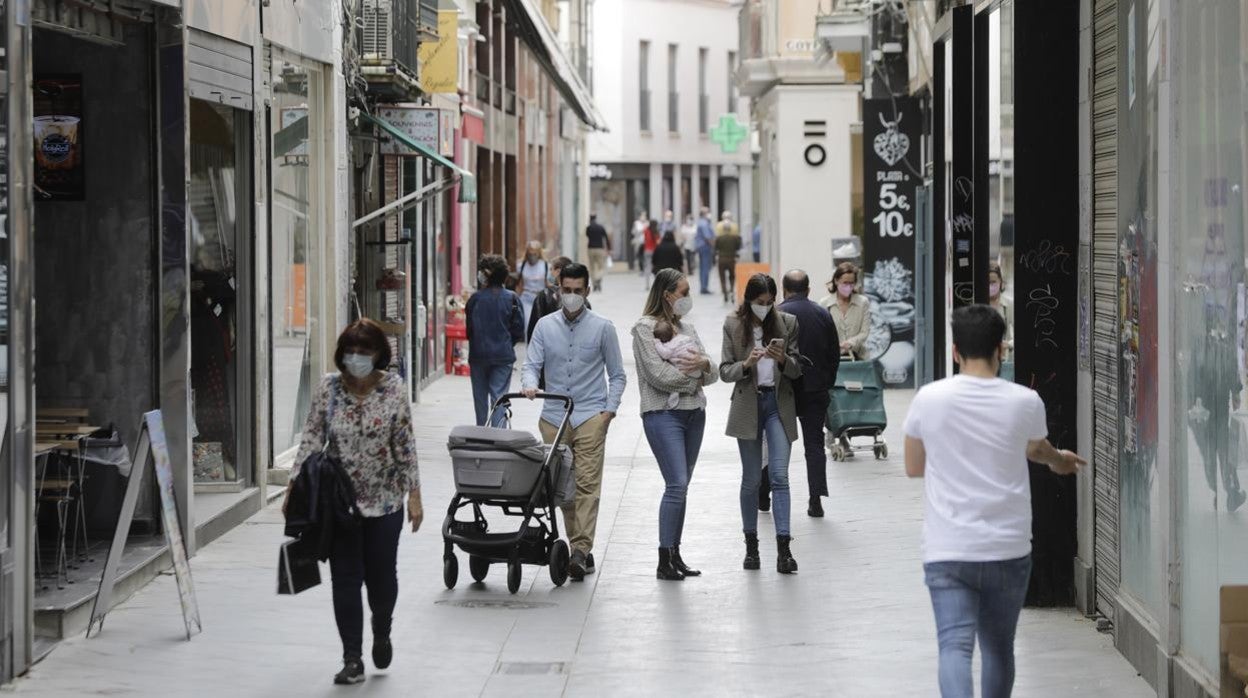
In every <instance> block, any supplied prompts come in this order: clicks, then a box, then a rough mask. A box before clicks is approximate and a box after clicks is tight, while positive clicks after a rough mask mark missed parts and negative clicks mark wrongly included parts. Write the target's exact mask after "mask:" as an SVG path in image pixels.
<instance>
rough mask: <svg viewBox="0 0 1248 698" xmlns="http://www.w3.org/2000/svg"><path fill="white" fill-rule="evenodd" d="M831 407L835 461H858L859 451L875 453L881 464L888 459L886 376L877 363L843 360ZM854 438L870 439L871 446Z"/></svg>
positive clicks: (830, 435) (829, 427) (832, 448)
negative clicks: (855, 454)
mask: <svg viewBox="0 0 1248 698" xmlns="http://www.w3.org/2000/svg"><path fill="white" fill-rule="evenodd" d="M830 393H831V395H830V397H831V398H832V399H831V402H829V403H828V419H827V423H828V432H829V434H828V441H830V442H831V443H830V444H829V449H830V450H831V452H832V460H835V461H843V460H847V459H849V458H853V457H854V453H855V452H856V451H873V452H874V453H875V457H876V459H877V460H884V459H886V458H888V444H887V443H886V442H885V441H884V436H883V434H884V428H885V427H887V426H888V415H887V414H886V413H885V411H884V376H883V374H882V373H881V371H880V367H879V364H877V363H876V362H874V361H854V360H853V357H850V360H849V361H845V360H842V361H841V365H840V368H839V369H837V372H836V385H834V386H833V387H832V390H831V391H830ZM854 437H859V438H862V437H870V438H871V443H870V444H869V445H867V444H861V445H855V444H854V443H853V441H852V439H853V438H854Z"/></svg>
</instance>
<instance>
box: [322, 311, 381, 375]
mask: <svg viewBox="0 0 1248 698" xmlns="http://www.w3.org/2000/svg"><path fill="white" fill-rule="evenodd" d="M356 348H359V349H364V350H366V351H368V352H370V353H373V354H376V355H377V360H376V361H375V362H374V363H373V365H374V366H375V367H376V368H379V369H381V370H383V371H384V370H386V369H387V368H390V359H391V358H392V357H393V354H391V352H390V340H388V339H386V333H385V332H383V331H382V330H381V325H378V324H377V323H375V322H373V321H372V320H369V319H368V318H360V319H359V320H356V321H355V322H353V323H351V324H350V325H347V328H346V329H345V330H343V331H342V334H340V335H338V348H337V349H335V350H334V365H335V366H337V367H338V370H339V371H341V372H343V373H346V371H347V367H346V366H344V365H343V363H342V357H343V356H345V355H346V353H347V350H348V349H356Z"/></svg>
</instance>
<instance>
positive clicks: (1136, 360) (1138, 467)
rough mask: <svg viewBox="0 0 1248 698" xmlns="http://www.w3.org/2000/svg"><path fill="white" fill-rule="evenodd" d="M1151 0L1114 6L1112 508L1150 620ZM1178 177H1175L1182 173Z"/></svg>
mask: <svg viewBox="0 0 1248 698" xmlns="http://www.w3.org/2000/svg"><path fill="white" fill-rule="evenodd" d="M1159 12H1160V3H1159V2H1158V0H1148V1H1147V2H1137V3H1124V4H1123V5H1122V6H1120V7H1119V27H1121V28H1122V36H1123V37H1124V41H1123V43H1124V44H1125V46H1126V51H1125V52H1124V54H1123V55H1124V56H1125V60H1126V65H1125V69H1124V70H1123V71H1122V73H1121V74H1122V75H1123V80H1124V86H1125V90H1124V94H1122V95H1120V97H1119V114H1120V116H1119V120H1120V131H1119V134H1120V135H1119V147H1118V173H1119V174H1118V231H1119V232H1118V240H1119V244H1118V250H1119V261H1118V317H1119V321H1120V329H1119V334H1118V339H1119V344H1120V349H1121V353H1120V354H1119V356H1120V360H1119V361H1120V363H1119V391H1118V399H1119V409H1120V414H1121V415H1122V419H1121V422H1120V424H1121V426H1120V429H1121V432H1120V435H1119V469H1118V477H1119V488H1120V489H1119V493H1120V494H1119V497H1120V499H1119V508H1120V517H1121V518H1120V520H1121V527H1120V530H1121V542H1120V545H1121V551H1122V586H1123V589H1124V591H1126V592H1127V593H1128V594H1130V595H1131V596H1132V597H1134V598H1135V599H1136V600H1137V601H1140V602H1143V604H1144V607H1145V608H1146V609H1147V611H1148V612H1149V614H1150V615H1151V616H1152V617H1153V618H1154V619H1157V618H1159V617H1161V615H1162V614H1163V613H1164V607H1163V605H1162V593H1161V589H1160V588H1159V586H1158V580H1159V579H1160V576H1159V574H1158V570H1159V569H1160V568H1161V565H1162V563H1161V560H1162V559H1163V551H1162V550H1161V547H1160V546H1161V544H1162V541H1163V540H1164V537H1163V536H1162V533H1161V527H1162V526H1163V525H1164V524H1165V522H1164V517H1163V515H1162V513H1161V511H1162V510H1161V505H1160V491H1161V490H1160V483H1159V477H1158V467H1157V465H1158V448H1157V446H1158V429H1157V424H1158V390H1157V380H1158V370H1157V369H1158V354H1157V333H1158V317H1157V290H1158V289H1157V263H1158V254H1157V253H1158V248H1157V245H1158V237H1157V235H1158V229H1159V227H1158V218H1157V151H1158V146H1157V144H1158V136H1159V133H1158V129H1157V116H1158V113H1157V108H1158V101H1157V84H1158V83H1157V80H1158V65H1159V59H1160V55H1161V46H1160V42H1161V41H1162V38H1161V36H1160V35H1159V34H1158V29H1157V27H1158V21H1159ZM1180 179H1182V178H1180Z"/></svg>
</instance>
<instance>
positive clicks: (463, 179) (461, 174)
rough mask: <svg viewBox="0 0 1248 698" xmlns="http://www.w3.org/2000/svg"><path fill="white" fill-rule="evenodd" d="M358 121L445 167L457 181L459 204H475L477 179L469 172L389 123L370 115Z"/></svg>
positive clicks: (362, 116) (361, 116)
mask: <svg viewBox="0 0 1248 698" xmlns="http://www.w3.org/2000/svg"><path fill="white" fill-rule="evenodd" d="M360 119H362V120H363V121H366V122H368V123H371V124H373V125H375V126H377V127H378V128H380V129H381V130H383V131H385V132H386V133H388V134H390V135H391V136H393V137H394V138H395V140H397V141H399V142H400V143H402V144H403V145H405V146H407V147H409V148H411V149H412V150H415V151H416V152H418V153H420V154H421V155H422V156H424V157H427V158H429V159H430V160H433V161H434V162H436V163H438V164H439V165H441V166H443V167H445V168H446V169H447V170H449V171H450V173H451V176H452V178H454V179H457V180H458V181H459V202H460V203H461V204H471V203H476V201H477V178H476V177H475V176H474V175H473V174H472V173H471V172H469V171H468V170H465V169H464V168H462V167H460V166H459V165H456V164H455V163H453V162H451V161H450V160H447V159H446V158H444V157H442V156H441V155H439V154H438V153H437V151H435V150H432V149H430V148H427V147H425V146H424V145H422V144H421V143H419V142H417V141H416V140H415V139H414V138H412V137H411V136H409V135H407V134H406V133H404V132H403V131H402V130H401V129H399V127H397V126H395V125H394V124H392V123H390V122H389V121H386V120H385V119H378V118H377V117H375V116H372V115H371V114H360Z"/></svg>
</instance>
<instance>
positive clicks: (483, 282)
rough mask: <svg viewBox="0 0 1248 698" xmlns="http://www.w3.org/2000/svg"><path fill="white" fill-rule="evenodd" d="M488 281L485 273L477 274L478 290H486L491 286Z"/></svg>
mask: <svg viewBox="0 0 1248 698" xmlns="http://www.w3.org/2000/svg"><path fill="white" fill-rule="evenodd" d="M487 281H488V280H487V279H486V278H485V272H483V271H479V272H477V288H485V287H486V286H489V284H488V283H486V282H487Z"/></svg>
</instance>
